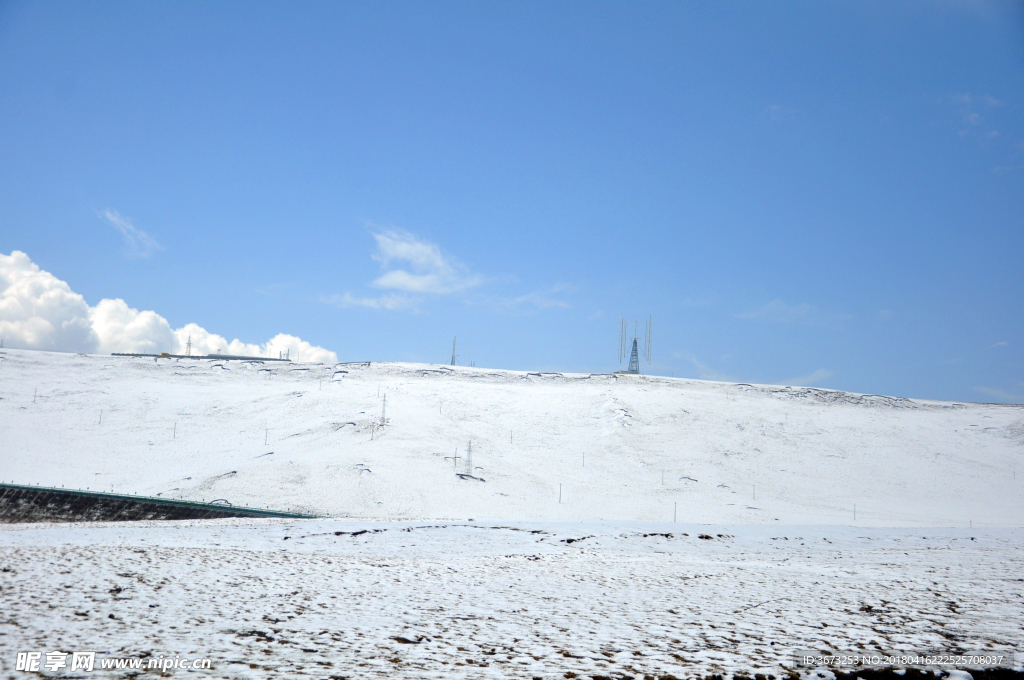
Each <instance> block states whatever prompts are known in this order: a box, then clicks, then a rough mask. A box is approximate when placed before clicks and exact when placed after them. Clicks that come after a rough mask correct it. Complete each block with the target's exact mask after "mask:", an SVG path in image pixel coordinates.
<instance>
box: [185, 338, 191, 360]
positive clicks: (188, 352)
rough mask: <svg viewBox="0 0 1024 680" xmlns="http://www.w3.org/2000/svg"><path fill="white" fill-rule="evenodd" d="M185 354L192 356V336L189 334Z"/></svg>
mask: <svg viewBox="0 0 1024 680" xmlns="http://www.w3.org/2000/svg"><path fill="white" fill-rule="evenodd" d="M185 356H187V357H190V356H192V336H191V335H190V336H188V342H186V343H185Z"/></svg>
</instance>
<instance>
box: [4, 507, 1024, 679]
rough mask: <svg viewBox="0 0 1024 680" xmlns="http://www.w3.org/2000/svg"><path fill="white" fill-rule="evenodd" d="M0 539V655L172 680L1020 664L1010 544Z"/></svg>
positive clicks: (572, 533) (872, 538) (145, 536)
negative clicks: (176, 663) (915, 659)
mask: <svg viewBox="0 0 1024 680" xmlns="http://www.w3.org/2000/svg"><path fill="white" fill-rule="evenodd" d="M357 532H365V533H357ZM701 533H704V534H705V535H708V536H712V537H713V538H710V539H701V538H700V537H699V535H700V534H701ZM686 534H688V535H686ZM581 539H582V540H581ZM0 541H2V545H3V549H2V551H0V567H3V568H5V569H11V570H12V571H9V572H7V571H4V572H0V587H2V592H0V602H2V603H3V612H4V614H3V618H4V620H3V621H0V634H2V635H0V648H4V649H7V650H16V649H19V650H20V649H28V650H33V649H36V650H44V649H45V650H46V651H50V650H52V649H59V650H62V651H68V650H82V651H98V652H101V653H109V654H110V655H111V656H113V657H123V656H135V657H138V656H147V655H152V656H154V657H156V656H158V655H160V654H163V655H170V656H173V655H175V654H178V655H181V656H187V657H189V658H195V657H209V658H211V659H212V660H213V669H212V670H211V671H206V672H202V673H200V672H199V671H178V672H177V675H179V676H187V675H189V674H193V673H195V674H200V675H205V676H209V677H224V678H266V677H295V678H299V677H309V678H329V677H334V678H338V677H350V678H376V677H380V678H489V677H493V678H502V677H510V678H535V677H541V678H545V679H549V678H563V677H570V678H571V677H573V676H572V675H568V674H569V673H575V674H576V675H577V676H579V677H581V678H591V677H616V678H619V677H623V676H626V677H633V678H637V679H639V678H643V677H645V676H646V677H652V676H653V677H663V676H665V675H671V676H675V677H679V678H683V677H695V676H708V675H711V674H728V673H733V672H745V673H749V674H751V675H752V674H754V673H764V674H765V675H768V674H771V675H774V676H775V677H777V678H782V677H785V676H786V675H787V673H788V671H790V670H794V669H793V668H792V658H791V653H792V651H793V650H795V649H801V650H832V651H838V652H861V653H867V652H879V651H882V650H889V651H899V652H903V653H907V652H921V653H949V652H952V651H957V650H975V651H1009V652H1010V653H1011V655H1010V656H1011V657H1012V652H1013V651H1014V650H1021V649H1022V648H1024V644H1022V643H1024V630H1022V624H1024V582H1022V580H1021V576H1022V574H1024V559H1022V557H1024V554H1022V553H1024V531H1022V530H1019V529H975V530H973V531H972V530H968V529H926V530H922V529H919V530H917V531H915V532H913V533H908V532H907V531H906V530H901V529H863V528H852V527H822V526H811V527H769V526H747V527H729V526H708V525H683V524H672V523H662V524H655V523H638V522H544V521H518V522H480V521H477V522H357V521H338V520H304V521H279V520H208V521H207V522H205V523H200V522H164V523H157V524H155V525H133V524H130V523H122V524H108V525H103V524H97V525H89V526H84V525H64V526H47V527H42V526H39V527H36V526H31V525H17V526H13V527H12V526H8V527H7V528H5V529H3V530H0ZM399 638H401V639H399ZM411 643H412V644H411ZM1020 661H1021V658H1020V657H1018V658H1017V660H1016V663H1017V665H1018V666H1019V664H1020ZM12 662H13V656H12V655H11V654H7V655H6V656H4V655H0V668H2V669H4V670H7V671H10V670H11V666H10V664H11V663H12ZM795 670H798V671H799V672H800V673H801V674H802V675H803V676H804V677H806V678H808V679H809V678H811V677H813V676H812V672H811V670H810V669H795ZM12 677H18V676H17V675H15V674H12Z"/></svg>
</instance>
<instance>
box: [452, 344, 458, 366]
mask: <svg viewBox="0 0 1024 680" xmlns="http://www.w3.org/2000/svg"><path fill="white" fill-rule="evenodd" d="M457 339H458V338H452V366H454V365H455V341H456V340H457Z"/></svg>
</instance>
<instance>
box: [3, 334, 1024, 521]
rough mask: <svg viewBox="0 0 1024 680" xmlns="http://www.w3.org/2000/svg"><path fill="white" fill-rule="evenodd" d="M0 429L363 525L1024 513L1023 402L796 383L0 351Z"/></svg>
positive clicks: (227, 494) (105, 469)
mask: <svg viewBox="0 0 1024 680" xmlns="http://www.w3.org/2000/svg"><path fill="white" fill-rule="evenodd" d="M385 395H386V396H387V406H386V416H385V417H386V419H387V420H386V424H385V425H384V426H383V427H379V425H380V422H381V418H382V408H383V406H384V403H383V402H384V396H385ZM471 440H472V447H473V449H472V450H473V468H474V469H473V476H475V477H477V478H479V479H471V478H466V477H459V476H457V475H456V474H455V473H456V472H464V471H465V470H464V469H463V465H464V457H465V454H466V451H467V444H468V443H469V442H470V441H471ZM0 442H2V444H0V446H2V448H0V480H2V481H13V482H17V483H22V484H25V483H29V484H36V483H38V484H42V485H49V486H62V485H63V486H67V487H80V488H86V487H88V488H90V489H93V490H96V489H99V490H114V491H117V492H123V493H124V492H126V493H133V492H134V493H139V494H146V495H158V494H160V495H163V496H172V497H180V498H185V499H194V500H200V499H205V500H212V499H216V498H224V499H227V500H228V501H230V502H231V503H233V504H249V505H255V506H270V507H274V508H280V509H287V508H291V509H295V510H303V511H311V512H316V513H322V514H330V515H335V516H351V517H359V518H377V519H388V518H471V517H472V518H482V517H491V518H495V517H504V518H524V519H525V518H530V519H549V520H569V519H616V520H646V521H672V520H673V517H674V516H675V517H676V518H678V520H679V521H680V522H684V521H685V522H696V523H702V522H707V523H719V524H721V523H730V524H760V523H772V524H774V523H776V522H778V523H780V524H811V523H814V524H865V525H875V526H918V525H930V526H940V525H954V526H968V525H970V524H971V523H972V522H973V524H974V525H975V526H979V525H984V526H1019V525H1021V524H1024V407H1020V406H1003V405H990V404H969V403H950V402H934V401H920V400H909V399H895V398H889V397H878V396H863V395H854V394H848V393H844V392H835V391H826V390H817V389H807V388H784V387H776V386H760V385H743V384H727V383H716V382H705V381H696V380H684V379H673V378H661V377H647V376H624V375H585V374H583V375H579V374H552V373H526V372H516V371H499V370H487V369H477V368H461V367H454V368H452V367H445V366H436V365H423V364H400V363H373V364H339V365H337V366H325V365H316V364H286V363H276V362H268V363H246V362H238V361H213V360H186V359H181V360H174V359H170V360H169V359H160V360H156V359H153V358H123V357H111V356H84V355H70V354H56V353H46V352H30V351H21V350H10V349H5V350H2V353H0ZM456 455H457V456H458V459H455V458H454V457H455V456H456ZM1017 474H1020V475H1021V476H1020V477H1017V476H1016V475H1017ZM559 494H561V502H559ZM854 506H856V517H855V516H854Z"/></svg>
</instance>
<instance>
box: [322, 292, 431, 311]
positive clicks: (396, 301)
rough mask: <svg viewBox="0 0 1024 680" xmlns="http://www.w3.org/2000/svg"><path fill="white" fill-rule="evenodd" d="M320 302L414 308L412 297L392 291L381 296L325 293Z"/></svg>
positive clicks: (376, 307) (340, 304) (379, 307)
mask: <svg viewBox="0 0 1024 680" xmlns="http://www.w3.org/2000/svg"><path fill="white" fill-rule="evenodd" d="M320 302H323V303H324V304H328V305H333V306H335V307H369V308H370V309H409V308H414V307H415V304H414V302H413V300H412V298H410V297H408V296H407V295H399V294H397V293H390V294H388V295H381V296H379V297H356V296H355V295H352V294H351V293H348V292H346V293H345V294H344V295H324V296H322V297H321V298H320Z"/></svg>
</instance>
